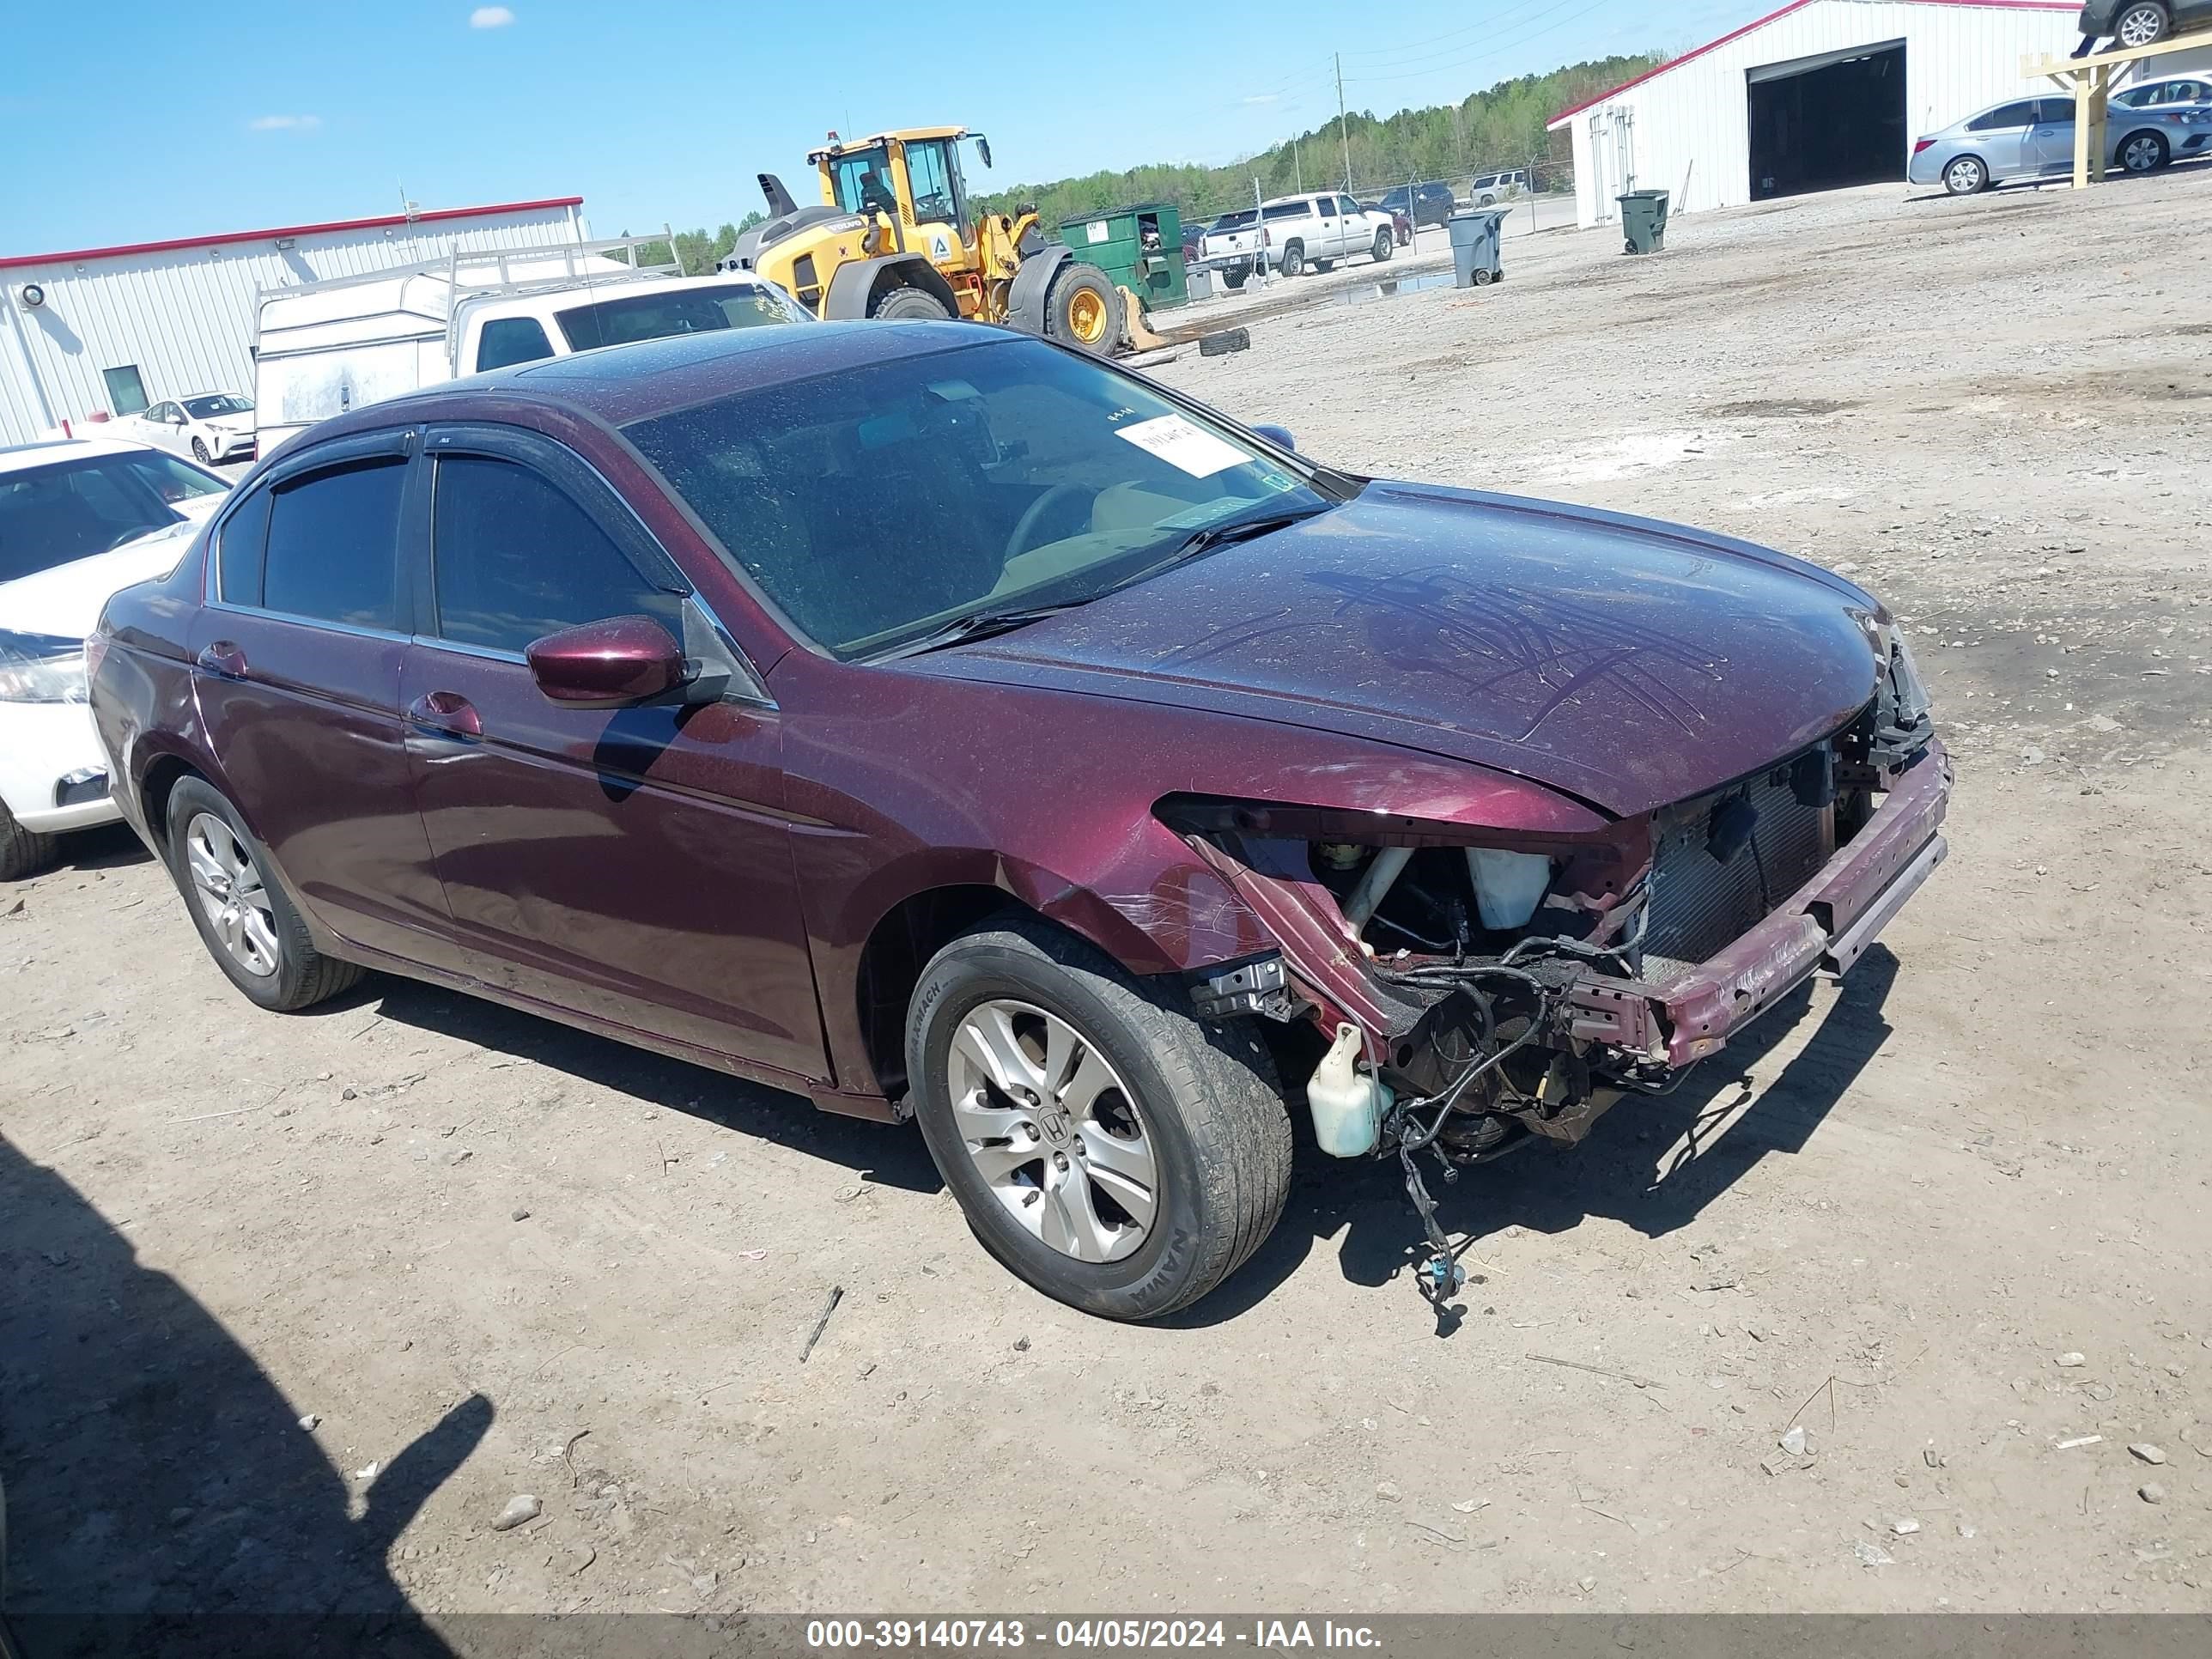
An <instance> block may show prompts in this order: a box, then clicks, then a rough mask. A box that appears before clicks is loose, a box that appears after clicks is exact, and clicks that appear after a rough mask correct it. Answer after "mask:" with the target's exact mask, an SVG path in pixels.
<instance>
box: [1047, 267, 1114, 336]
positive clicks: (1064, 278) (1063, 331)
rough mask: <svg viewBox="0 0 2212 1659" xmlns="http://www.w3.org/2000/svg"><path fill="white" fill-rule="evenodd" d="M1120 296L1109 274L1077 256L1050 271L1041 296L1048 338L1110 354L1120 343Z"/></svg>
mask: <svg viewBox="0 0 2212 1659" xmlns="http://www.w3.org/2000/svg"><path fill="white" fill-rule="evenodd" d="M1121 326H1122V317H1121V290H1120V289H1116V288H1115V286H1114V280H1113V278H1112V277H1110V276H1107V274H1106V273H1105V272H1104V271H1103V270H1099V269H1098V267H1097V265H1094V264H1086V263H1085V262H1084V261H1083V260H1080V259H1070V260H1069V261H1068V262H1067V263H1066V264H1064V265H1062V266H1060V269H1059V270H1056V271H1054V272H1053V275H1052V286H1051V288H1049V289H1047V290H1046V292H1045V296H1044V332H1045V337H1046V338H1047V339H1048V340H1058V341H1060V343H1062V344H1064V345H1072V346H1080V347H1081V348H1082V349H1084V350H1085V351H1088V352H1091V353H1093V354H1095V355H1096V356H1101V357H1105V356H1111V355H1112V354H1113V351H1114V349H1115V347H1116V346H1117V345H1119V344H1120V343H1121Z"/></svg>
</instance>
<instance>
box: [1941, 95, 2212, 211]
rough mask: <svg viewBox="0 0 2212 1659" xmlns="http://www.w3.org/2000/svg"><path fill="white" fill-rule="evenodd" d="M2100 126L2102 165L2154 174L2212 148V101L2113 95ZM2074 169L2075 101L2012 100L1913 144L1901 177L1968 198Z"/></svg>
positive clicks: (2046, 99) (2055, 98)
mask: <svg viewBox="0 0 2212 1659" xmlns="http://www.w3.org/2000/svg"><path fill="white" fill-rule="evenodd" d="M2105 120H2106V125H2105V138H2106V144H2105V165H2106V167H2112V168H2116V169H2119V170H2123V171H2125V172H2128V173H2154V172H2156V171H2157V170H2158V169H2159V168H2160V167H2164V166H2165V165H2166V163H2167V162H2168V161H2179V160H2180V159H2182V158H2183V157H2185V156H2191V155H2203V154H2204V153H2205V152H2206V150H2207V149H2212V106H2208V105H2204V104H2160V105H2156V106H2151V107H2148V108H2142V109H2135V108H2130V107H2128V106H2125V105H2123V104H2121V103H2119V102H2118V101H2117V100H2116V101H2115V102H2113V103H2112V105H2111V106H2109V108H2108V110H2107V112H2106V118H2105ZM2073 170H2074V100H2072V99H2071V98H2060V97H2052V98H2016V99H2015V100H2012V101H2011V102H2009V103H2004V104H1993V105H1991V106H1990V107H1989V108H1987V109H1985V110H1982V111H1980V112H1978V113H1976V114H1972V115H1969V116H1968V117H1967V118H1966V119H1965V120H1963V121H1954V122H1953V123H1952V124H1951V125H1949V126H1948V127H1945V128H1944V129H1943V130H1942V131H1940V132H1936V133H1931V134H1930V135H1929V136H1928V137H1924V138H1916V139H1915V140H1913V143H1912V160H1911V164H1910V165H1909V166H1908V167H1907V168H1906V169H1905V176H1906V177H1907V178H1908V179H1911V181H1912V182H1913V183H1914V184H1916V185H1942V186H1943V188H1944V189H1946V190H1948V191H1950V192H1951V194H1952V195H1954V196H1972V194H1973V193H1974V192H1975V191H1979V190H1987V189H1988V188H1989V187H1990V185H1996V184H2002V183H2003V182H2004V181H2005V180H2007V179H2038V178H2049V177H2053V176H2063V175H2065V174H2068V173H2072V172H2073Z"/></svg>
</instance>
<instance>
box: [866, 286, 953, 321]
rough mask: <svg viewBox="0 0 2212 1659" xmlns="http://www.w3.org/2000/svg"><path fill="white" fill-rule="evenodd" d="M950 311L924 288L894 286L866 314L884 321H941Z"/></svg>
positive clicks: (948, 315) (943, 302)
mask: <svg viewBox="0 0 2212 1659" xmlns="http://www.w3.org/2000/svg"><path fill="white" fill-rule="evenodd" d="M951 314H952V313H951V311H950V310H948V309H947V308H946V307H945V301H942V300H940V299H939V298H938V297H937V296H936V295H934V294H932V293H930V292H929V291H928V290H927V289H919V288H895V289H891V291H890V293H888V294H886V295H884V296H883V297H882V298H881V299H879V300H878V301H876V305H875V309H874V310H872V311H871V312H870V313H868V315H869V316H871V317H876V318H880V319H883V320H884V321H885V322H893V323H895V322H898V321H900V320H902V319H904V320H905V321H908V322H920V323H933V322H942V321H944V320H945V319H946V318H948V317H950V316H951Z"/></svg>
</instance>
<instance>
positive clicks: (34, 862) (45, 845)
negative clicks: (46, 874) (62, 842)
mask: <svg viewBox="0 0 2212 1659" xmlns="http://www.w3.org/2000/svg"><path fill="white" fill-rule="evenodd" d="M53 861H54V838H53V837H52V836H41V835H39V834H36V833H34V832H33V831H32V830H29V829H25V828H23V826H22V825H21V824H20V823H16V822H15V814H14V813H12V812H10V811H9V810H8V808H7V805H6V804H5V803H3V802H0V881H21V879H22V878H24V877H25V876H34V875H36V874H37V873H38V872H40V871H41V870H43V869H45V868H46V866H48V865H49V864H52V862H53Z"/></svg>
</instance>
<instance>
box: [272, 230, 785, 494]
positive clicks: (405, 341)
mask: <svg viewBox="0 0 2212 1659" xmlns="http://www.w3.org/2000/svg"><path fill="white" fill-rule="evenodd" d="M642 240H643V239H641V238H635V237H633V238H626V239H623V240H619V241H612V242H591V243H583V244H578V245H573V246H566V247H561V246H554V247H544V248H525V249H516V250H513V251H512V252H503V253H486V254H459V255H456V256H454V257H453V258H451V259H449V260H447V261H446V262H444V263H442V264H429V265H410V266H404V267H401V268H400V269H398V270H380V271H372V272H370V273H368V274H367V275H365V276H340V277H335V278H332V279H331V280H329V281H327V282H317V283H300V284H298V285H296V286H294V287H289V288H277V289H264V290H263V292H262V293H261V295H259V297H258V301H257V303H256V306H255V313H256V314H255V327H254V337H253V404H254V420H255V428H256V438H257V453H260V454H263V455H266V454H268V453H270V450H272V449H274V448H275V447H276V445H277V444H278V443H280V442H282V441H283V440H284V439H286V438H289V436H291V435H292V434H294V433H295V432H298V431H301V430H302V429H303V428H307V427H309V426H313V424H314V423H315V422H317V421H320V420H325V419H326V418H328V417H329V416H333V415H337V414H339V413H341V412H342V411H343V410H349V409H357V408H359V407H360V406H361V405H362V404H368V403H375V402H377V401H379V400H380V399H382V398H396V397H398V396H399V395H400V394H401V393H402V392H413V391H415V390H416V389H417V388H419V387H422V386H435V385H436V384H437V383H439V382H440V381H441V380H455V379H458V378H459V377H460V376H461V375H464V374H480V373H482V372H483V371H484V370H486V369H492V368H508V367H510V366H512V365H513V364H515V363H526V362H533V361H535V360H536V359H538V358H541V357H565V356H568V355H569V354H570V353H572V352H577V351H585V350H588V349H591V348H592V347H593V346H603V345H620V344H623V343H626V342H628V341H631V340H650V339H657V338H659V337H663V336H665V335H671V334H695V333H699V332H702V331H706V330H709V329H721V328H747V327H750V326H752V325H756V324H760V323H799V322H809V321H811V320H812V319H811V317H810V316H809V314H808V313H807V312H806V311H805V309H804V308H802V307H800V306H799V303H798V302H797V301H794V300H793V299H792V298H791V296H790V295H787V294H786V293H785V292H784V291H783V290H782V289H780V288H778V287H777V286H776V285H775V283H772V282H769V280H768V279H767V278H766V277H764V276H679V275H678V274H676V268H675V267H674V266H672V265H659V266H653V265H640V264H631V263H626V262H624V261H623V260H621V259H617V258H612V257H611V255H612V254H613V253H614V252H621V251H628V252H631V253H632V254H633V256H634V255H635V246H636V245H637V244H639V243H640V242H641V241H642Z"/></svg>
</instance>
